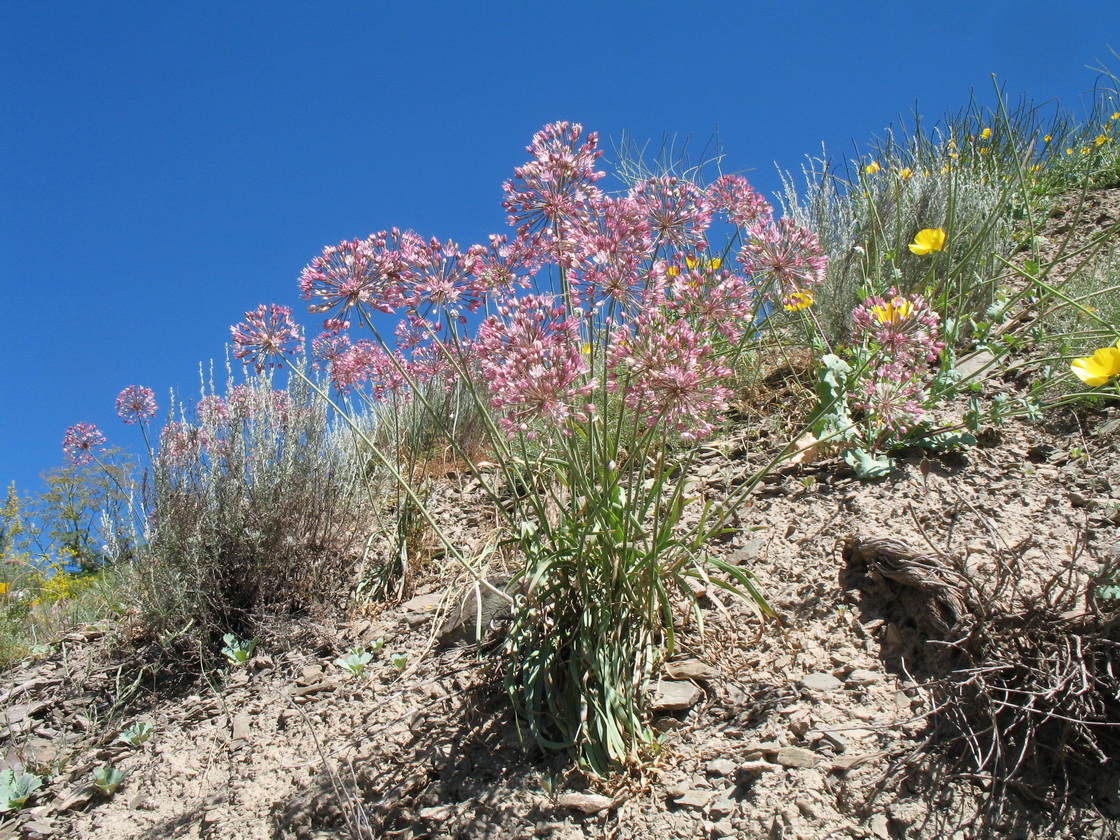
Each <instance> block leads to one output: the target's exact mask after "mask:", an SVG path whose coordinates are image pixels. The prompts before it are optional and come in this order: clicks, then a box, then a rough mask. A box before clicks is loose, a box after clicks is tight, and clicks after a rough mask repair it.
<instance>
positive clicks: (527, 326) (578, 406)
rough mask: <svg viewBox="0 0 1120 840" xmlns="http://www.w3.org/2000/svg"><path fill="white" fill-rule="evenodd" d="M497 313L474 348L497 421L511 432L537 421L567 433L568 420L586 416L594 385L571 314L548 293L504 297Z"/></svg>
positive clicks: (481, 331)
mask: <svg viewBox="0 0 1120 840" xmlns="http://www.w3.org/2000/svg"><path fill="white" fill-rule="evenodd" d="M498 313H499V314H498V315H496V316H491V317H489V318H487V319H486V320H485V321H483V322H482V324H481V326H480V327H479V330H478V342H477V346H476V348H475V349H476V352H477V355H478V361H479V368H480V370H481V373H482V377H483V379H484V380H485V381H486V383H487V384H488V385H489V386H490V391H491V393H492V394H493V399H492V400H491V404H492V405H493V406H494V408H496V409H499V410H500V411H501V412H503V415H504V416H503V417H502V418H500V420H499V424H500V425H501V427H502V428H503V429H504V430H505V431H506V433H507V434H508V435H510V436H511V437H513V436H515V435H517V434H521V433H524V434H526V435H527V436H528V437H532V436H533V435H534V434H535V429H534V425H535V424H536V423H537V422H539V421H543V422H544V423H545V424H546V426H551V427H553V428H556V429H559V430H560V431H561V432H562V433H564V434H570V433H571V430H570V429H569V428H568V427H567V423H568V422H569V421H570V420H575V421H578V422H583V421H586V420H587V419H588V417H589V416H590V410H591V407H590V406H589V405H588V404H587V403H588V395H589V394H591V392H592V391H594V389H595V380H594V379H593V378H592V377H590V376H589V375H588V374H589V370H588V367H587V361H586V359H585V358H584V354H583V353H582V352H581V350H582V343H583V342H582V341H581V340H580V335H579V329H578V325H577V323H576V321H575V319H573V318H571V317H569V316H568V315H567V313H566V312H565V309H564V307H563V306H562V305H559V304H558V303H557V302H556V300H555V299H554V298H552V297H550V296H547V295H527V296H525V297H524V298H521V299H518V300H510V301H507V302H506V304H505V305H503V306H501V307H500V308H499V310H498Z"/></svg>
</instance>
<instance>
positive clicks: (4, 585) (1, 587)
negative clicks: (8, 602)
mask: <svg viewBox="0 0 1120 840" xmlns="http://www.w3.org/2000/svg"><path fill="white" fill-rule="evenodd" d="M7 591H8V582H7V581H6V580H0V595H3V594H4V593H5V592H7Z"/></svg>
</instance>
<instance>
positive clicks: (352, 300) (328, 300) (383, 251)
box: [299, 231, 405, 319]
mask: <svg viewBox="0 0 1120 840" xmlns="http://www.w3.org/2000/svg"><path fill="white" fill-rule="evenodd" d="M393 233H394V234H398V233H399V232H397V231H393ZM389 237H390V234H389V233H388V232H386V231H381V232H380V233H375V234H373V235H372V236H370V237H369V238H368V239H353V240H351V241H349V242H345V241H343V242H340V243H338V245H329V246H327V247H326V248H324V249H323V253H322V255H321V256H318V257H315V258H314V259H313V260H312V261H311V263H310V265H308V266H307V267H306V268H304V269H303V272H302V273H301V274H300V276H299V290H300V293H301V294H302V295H303V299H304V300H311V299H317V300H318V301H319V302H318V303H313V304H312V305H311V306H309V307H308V311H310V312H312V313H321V312H330V311H331V310H333V309H337V310H338V312H337V313H336V319H346V318H347V317H348V316H349V314H350V311H351V310H352V309H354V308H358V309H361V308H362V307H364V306H368V307H370V308H371V309H374V310H377V311H379V312H386V313H389V312H392V311H393V308H394V307H396V306H400V305H401V304H403V303H404V294H403V291H402V288H401V283H402V280H403V275H404V273H405V264H404V257H403V255H402V254H401V253H400V251H399V250H397V249H396V248H389V247H387V243H388V241H389Z"/></svg>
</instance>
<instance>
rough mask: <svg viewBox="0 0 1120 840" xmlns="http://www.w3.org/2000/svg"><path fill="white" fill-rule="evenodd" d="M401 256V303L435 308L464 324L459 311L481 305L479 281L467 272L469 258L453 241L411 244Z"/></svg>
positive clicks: (474, 308) (475, 309) (464, 319)
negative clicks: (404, 262) (404, 263)
mask: <svg viewBox="0 0 1120 840" xmlns="http://www.w3.org/2000/svg"><path fill="white" fill-rule="evenodd" d="M404 257H405V259H406V260H407V266H408V268H407V271H406V273H405V278H406V279H405V283H404V291H405V302H406V303H407V304H408V305H409V306H410V307H412V308H413V309H416V308H418V307H424V308H435V309H436V310H437V311H442V312H445V313H447V314H448V316H449V317H451V318H452V319H453V320H458V321H461V322H464V323H465V322H466V318H465V317H464V316H463V312H475V311H477V310H478V308H479V307H480V306H481V305H482V299H481V298H480V296H479V287H480V284H479V282H478V281H477V280H476V279H475V277H474V276H473V275H472V274H471V271H470V268H471V265H472V264H473V261H472V260H470V259H468V258H466V257H464V255H463V254H462V253H461V252H460V251H459V247H458V246H457V245H456V244H455V243H454V242H450V241H448V242H444V243H441V242H440V241H439V240H438V239H432V240H431V241H429V242H427V243H426V244H413V245H412V247H410V248H409V249H408V250H407V251H406V252H404Z"/></svg>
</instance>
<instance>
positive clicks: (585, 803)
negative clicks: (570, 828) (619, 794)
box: [556, 793, 613, 814]
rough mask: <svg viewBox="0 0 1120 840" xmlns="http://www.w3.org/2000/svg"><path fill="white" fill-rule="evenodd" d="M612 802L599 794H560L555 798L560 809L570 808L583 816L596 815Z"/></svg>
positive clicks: (607, 797)
mask: <svg viewBox="0 0 1120 840" xmlns="http://www.w3.org/2000/svg"><path fill="white" fill-rule="evenodd" d="M612 801H613V800H611V798H610V797H609V796H603V795H602V794H599V793H562V794H560V795H559V796H557V797H556V804H557V805H558V806H560V807H561V808H572V809H574V810H576V811H582V812H583V813H585V814H598V813H599V812H600V811H605V810H606V809H607V808H609V807H611V803H612Z"/></svg>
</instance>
